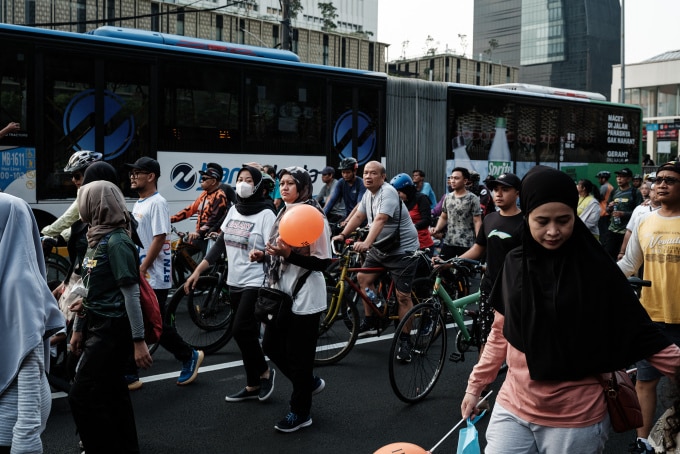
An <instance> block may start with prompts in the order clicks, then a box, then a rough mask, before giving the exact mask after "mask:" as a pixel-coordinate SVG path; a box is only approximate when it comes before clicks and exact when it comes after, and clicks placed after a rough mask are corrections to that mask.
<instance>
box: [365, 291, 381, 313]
mask: <svg viewBox="0 0 680 454" xmlns="http://www.w3.org/2000/svg"><path fill="white" fill-rule="evenodd" d="M364 291H365V292H366V296H367V297H368V299H370V300H371V301H372V302H373V304H375V307H377V308H378V309H380V308H381V307H382V299H381V298H378V297H377V296H376V294H375V292H374V291H373V290H371V289H370V288H368V287H366V289H365V290H364Z"/></svg>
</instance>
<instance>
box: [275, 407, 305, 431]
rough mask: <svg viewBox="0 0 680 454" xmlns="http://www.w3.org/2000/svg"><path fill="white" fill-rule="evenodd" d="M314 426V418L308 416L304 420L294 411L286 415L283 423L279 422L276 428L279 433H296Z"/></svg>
mask: <svg viewBox="0 0 680 454" xmlns="http://www.w3.org/2000/svg"><path fill="white" fill-rule="evenodd" d="M311 425H312V416H311V415H307V417H306V418H302V417H300V416H298V415H297V414H295V413H293V412H292V411H291V412H290V413H288V415H286V417H285V418H283V419H282V420H281V421H279V422H277V423H276V425H275V426H274V428H275V429H276V430H278V431H279V432H286V433H289V432H295V431H296V430H298V429H302V428H303V427H308V426H311Z"/></svg>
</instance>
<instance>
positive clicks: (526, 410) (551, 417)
mask: <svg viewBox="0 0 680 454" xmlns="http://www.w3.org/2000/svg"><path fill="white" fill-rule="evenodd" d="M504 322H505V317H504V316H503V315H501V314H499V313H498V312H496V315H495V319H494V323H493V326H492V328H491V333H490V335H489V339H488V341H487V344H486V346H485V347H484V353H483V354H482V357H481V358H480V360H479V363H477V365H476V366H475V367H474V369H473V370H472V374H470V378H469V380H468V387H467V390H466V392H468V393H470V394H472V395H475V396H479V395H481V393H482V390H483V389H484V386H486V385H487V384H489V383H492V382H493V381H494V380H495V378H496V375H497V373H498V369H499V368H500V367H501V365H502V364H503V360H505V361H506V363H507V364H508V372H507V376H506V377H505V382H504V383H503V386H502V387H501V390H500V391H499V393H498V397H497V402H498V403H500V404H501V406H502V407H503V408H505V409H506V410H508V411H509V412H511V413H513V414H514V415H515V416H517V417H519V418H521V419H523V420H525V421H528V422H530V423H534V424H539V425H541V426H547V427H566V428H571V427H587V426H590V425H593V424H596V423H598V422H600V421H601V420H602V419H603V418H604V416H605V412H606V411H607V406H606V405H605V401H604V393H603V390H602V385H601V384H600V382H599V380H598V379H597V377H596V376H594V375H593V376H592V377H586V378H584V379H581V380H576V381H542V380H532V379H531V377H530V376H529V367H528V366H527V362H526V356H525V355H524V353H522V352H521V351H519V350H517V349H516V348H514V347H513V346H512V345H510V344H509V343H508V341H507V340H506V339H505V337H504V336H503V323H504ZM584 354H588V352H584ZM647 359H648V360H649V362H650V363H651V364H652V365H653V366H654V367H656V368H657V369H659V371H661V372H662V373H664V374H665V375H667V376H669V377H673V375H674V373H675V370H676V368H677V367H678V366H680V348H678V346H677V345H675V344H671V345H669V346H668V347H666V348H665V349H663V350H661V351H660V352H658V353H656V354H655V355H653V356H651V357H650V358H647Z"/></svg>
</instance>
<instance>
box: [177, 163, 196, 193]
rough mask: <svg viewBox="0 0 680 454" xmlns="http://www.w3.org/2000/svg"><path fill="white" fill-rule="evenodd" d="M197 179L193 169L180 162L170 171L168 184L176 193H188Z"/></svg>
mask: <svg viewBox="0 0 680 454" xmlns="http://www.w3.org/2000/svg"><path fill="white" fill-rule="evenodd" d="M197 178H198V177H197V175H196V172H194V167H193V166H192V165H191V164H187V163H186V162H180V163H179V164H177V165H176V166H175V167H173V168H172V170H171V171H170V182H171V183H172V185H173V186H174V187H175V189H177V190H178V191H190V190H191V189H192V188H193V187H194V186H195V185H196V180H197Z"/></svg>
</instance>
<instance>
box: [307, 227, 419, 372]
mask: <svg viewBox="0 0 680 454" xmlns="http://www.w3.org/2000/svg"><path fill="white" fill-rule="evenodd" d="M360 235H361V232H360V231H358V232H354V233H353V234H352V235H350V236H349V237H348V238H347V239H346V240H345V242H344V247H343V249H342V251H341V252H338V251H336V249H335V244H333V253H334V255H336V256H338V257H339V258H338V259H337V260H336V261H335V262H333V264H331V266H330V267H329V269H328V270H327V271H326V273H325V276H326V290H327V294H328V301H327V307H326V310H325V311H324V312H322V314H321V321H320V323H319V336H318V340H317V348H316V356H315V358H314V364H315V365H317V366H322V365H328V364H333V363H337V362H338V361H340V360H341V359H342V358H344V357H345V356H347V354H348V353H349V352H350V351H351V350H352V348H353V347H354V344H355V343H356V341H357V338H358V336H359V321H360V315H359V310H360V308H363V306H362V305H361V304H360V302H361V301H363V302H365V303H366V304H367V305H368V307H369V308H370V310H371V313H372V314H373V315H374V316H375V317H376V318H377V319H378V320H379V323H378V327H377V329H378V334H377V335H378V336H379V335H380V334H382V333H383V332H384V331H385V330H386V329H387V328H388V327H389V326H390V324H392V325H394V326H396V325H397V323H398V321H399V314H398V302H397V299H396V291H395V288H394V282H393V280H392V278H391V276H390V274H389V273H388V272H387V270H386V269H385V268H382V267H371V268H365V267H362V265H361V264H360V262H361V254H359V253H358V252H355V251H354V250H353V249H352V245H353V244H354V242H355V241H356V240H357V238H358V237H360ZM412 257H413V259H414V260H422V261H423V263H425V264H428V267H429V259H428V257H427V255H426V254H425V253H424V252H422V251H416V252H414V253H413V256H412ZM428 269H429V268H428ZM359 272H366V273H375V274H378V278H377V279H376V282H375V294H376V298H375V300H373V299H371V298H369V297H368V296H367V295H366V293H365V292H364V290H363V289H362V288H360V287H359V284H358V283H357V282H356V274H357V273H359ZM431 288H432V281H430V279H429V278H417V279H415V280H414V281H413V284H412V289H411V298H412V299H413V303H414V304H417V303H419V302H420V301H421V300H422V299H423V298H424V297H427V296H429V293H430V290H431ZM362 312H363V311H362Z"/></svg>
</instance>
